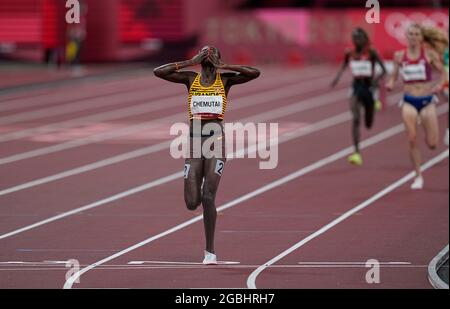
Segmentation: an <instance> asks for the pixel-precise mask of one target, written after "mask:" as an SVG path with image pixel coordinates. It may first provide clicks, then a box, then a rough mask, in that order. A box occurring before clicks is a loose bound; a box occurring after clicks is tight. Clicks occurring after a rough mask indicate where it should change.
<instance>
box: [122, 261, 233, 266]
mask: <svg viewBox="0 0 450 309" xmlns="http://www.w3.org/2000/svg"><path fill="white" fill-rule="evenodd" d="M146 264H150V265H155V266H156V265H159V266H164V265H174V266H184V265H194V266H195V265H203V263H197V262H171V261H130V262H128V265H146ZM217 264H218V265H238V264H241V263H240V262H232V261H217Z"/></svg>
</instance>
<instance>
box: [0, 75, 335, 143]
mask: <svg viewBox="0 0 450 309" xmlns="http://www.w3.org/2000/svg"><path fill="white" fill-rule="evenodd" d="M316 75H317V77H321V79H325V78H326V77H324V74H323V73H320V74H317V73H315V74H313V76H311V77H309V79H313V78H315V76H316ZM294 76H295V75H294V74H293V73H291V74H290V75H283V76H282V77H280V78H277V80H276V83H277V84H280V85H283V83H284V82H286V81H291V82H292V80H293V77H294ZM294 81H295V80H294ZM299 81H302V82H303V79H300V80H299ZM318 81H320V78H318V79H317V80H316V82H318ZM309 82H312V81H309ZM255 84H256V86H255V87H257V89H259V88H261V89H264V88H265V87H267V86H274V82H273V79H269V78H264V79H261V80H258V82H257V83H255ZM165 85H166V84H164V87H162V89H161V88H160V87H158V88H157V91H149V88H148V87H147V88H146V89H144V90H140V91H136V90H134V91H130V92H128V91H122V92H120V93H115V94H111V95H104V96H96V97H94V98H92V97H88V98H87V99H83V100H76V101H70V102H68V103H64V104H60V105H58V106H56V107H55V106H52V107H48V108H45V109H39V110H33V111H29V112H24V113H20V114H14V115H9V116H6V117H3V118H1V117H0V124H9V123H14V122H18V121H25V120H32V119H37V118H42V117H45V118H47V117H49V116H56V115H63V114H67V113H71V112H79V111H84V110H89V109H96V108H98V107H103V106H116V105H119V104H120V105H126V103H127V102H128V101H130V102H138V101H148V100H151V99H155V98H157V97H160V96H167V95H169V94H174V92H175V93H176V95H172V96H170V97H165V98H160V99H158V100H157V101H154V102H150V105H151V106H150V107H149V106H148V105H149V103H146V104H141V105H135V106H133V107H132V108H133V110H132V111H127V109H129V108H131V107H128V108H127V107H125V108H122V109H120V110H113V111H109V112H104V113H97V114H93V115H88V116H83V117H78V118H74V119H70V120H65V121H60V122H56V123H52V124H47V125H44V126H40V127H34V128H30V129H25V130H21V131H15V132H7V133H5V134H3V135H0V141H2V142H5V141H9V140H14V139H18V138H23V137H27V136H32V135H33V134H38V133H39V134H42V133H45V132H51V131H53V130H57V129H65V128H70V127H74V126H77V125H82V124H83V123H86V122H90V121H101V120H103V121H104V120H108V119H117V118H124V117H125V116H132V115H139V114H141V113H144V112H151V111H157V110H164V109H166V108H170V107H174V106H177V105H179V104H180V103H179V102H180V100H181V99H184V95H183V92H180V91H179V90H176V91H174V90H173V89H172V88H171V86H165ZM167 85H168V84H167ZM275 86H277V85H275ZM288 86H289V85H288ZM288 86H282V87H281V88H288ZM290 86H292V85H290ZM177 89H178V88H177ZM241 89H242V88H238V89H237V93H240V92H244V90H241ZM132 90H133V89H132ZM161 90H163V91H161ZM272 90H274V89H272ZM264 92H270V90H269V91H264ZM244 97H245V96H244ZM139 108H140V109H142V111H140V110H139ZM120 113H124V116H123V117H119V116H120ZM58 126H59V128H58Z"/></svg>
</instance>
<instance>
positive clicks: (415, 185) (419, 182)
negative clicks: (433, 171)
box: [411, 176, 424, 190]
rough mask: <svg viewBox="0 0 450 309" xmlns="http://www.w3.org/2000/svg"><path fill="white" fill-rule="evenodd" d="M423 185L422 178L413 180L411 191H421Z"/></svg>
mask: <svg viewBox="0 0 450 309" xmlns="http://www.w3.org/2000/svg"><path fill="white" fill-rule="evenodd" d="M423 183H424V180H423V177H422V176H419V177H416V178H415V179H414V182H413V184H412V185H411V189H412V190H422V189H423Z"/></svg>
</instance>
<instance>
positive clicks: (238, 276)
mask: <svg viewBox="0 0 450 309" xmlns="http://www.w3.org/2000/svg"><path fill="white" fill-rule="evenodd" d="M282 70H283V68H280V67H267V68H265V69H263V75H262V77H261V78H260V79H259V80H257V81H255V82H253V83H251V84H248V85H243V86H237V87H235V88H234V89H233V90H232V93H231V96H230V102H231V104H230V109H229V111H228V113H227V121H228V122H237V121H242V120H244V122H247V121H255V122H267V123H268V122H277V123H279V127H280V144H279V166H278V168H276V169H274V170H260V169H258V163H259V162H258V161H257V160H255V159H236V160H232V161H229V163H228V164H227V166H226V169H225V174H224V177H223V180H222V183H221V188H220V191H219V194H218V197H217V206H218V207H221V208H220V209H221V211H220V212H219V216H218V224H217V232H216V250H217V254H218V258H219V260H221V261H233V262H239V264H230V265H220V266H217V267H204V266H202V265H198V264H196V263H198V262H201V259H202V254H203V245H204V239H203V225H202V223H201V221H200V219H201V218H200V217H199V215H200V214H201V213H200V212H196V213H190V212H188V211H187V210H186V209H185V207H184V202H183V181H182V177H181V174H180V171H181V169H182V166H183V162H182V161H180V160H174V159H172V158H171V157H170V154H169V151H168V144H169V143H170V140H171V139H170V136H169V128H170V126H171V125H172V124H173V123H174V122H183V121H185V117H186V116H185V109H184V103H183V102H185V100H186V99H185V94H184V91H185V89H184V88H183V86H177V85H173V84H169V83H165V82H162V81H160V80H157V79H155V78H154V77H153V76H152V74H151V72H150V71H149V72H145V71H142V70H140V71H136V72H135V74H130V73H129V72H128V73H127V74H124V75H123V76H120V75H119V76H118V77H117V78H114V79H113V80H111V79H108V80H102V79H95V81H92V82H90V83H81V84H80V83H78V84H74V85H73V86H71V85H70V84H67V85H64V86H58V87H55V88H52V87H50V88H46V89H43V90H36V89H35V90H29V91H26V90H22V91H20V92H16V93H8V94H3V95H0V145H1V147H0V175H2V177H0V288H62V287H66V288H211V287H212V288H247V287H250V288H253V287H257V288H431V285H430V284H429V283H428V280H427V275H428V274H427V266H428V263H429V262H430V261H431V260H432V258H433V257H434V256H435V255H436V254H437V253H438V252H439V251H440V250H441V249H442V248H443V247H444V246H445V245H446V244H447V243H448V230H449V226H448V197H449V196H448V195H449V183H448V176H449V175H448V173H449V169H448V151H447V148H445V147H444V146H440V147H439V148H438V150H436V151H433V152H431V151H429V150H427V149H425V148H424V147H422V148H423V150H424V163H427V162H429V163H430V164H429V165H428V166H426V168H427V171H426V172H425V180H426V189H425V190H424V191H422V192H411V191H410V190H409V184H410V181H409V179H408V178H404V177H405V176H407V175H408V173H409V172H410V164H409V161H408V160H407V154H406V142H405V138H404V132H403V131H402V126H401V124H400V117H399V111H398V109H397V108H396V107H395V102H396V100H398V92H397V93H394V94H392V95H391V96H390V97H389V101H388V104H390V108H389V109H388V110H386V111H384V112H382V113H379V114H378V115H377V119H376V124H375V127H374V129H373V130H372V131H370V132H367V131H366V130H363V139H364V140H365V143H364V147H365V148H364V150H363V157H364V160H365V164H364V166H363V167H361V168H355V167H352V166H349V165H348V164H347V162H346V156H347V154H348V153H349V151H350V150H351V148H349V146H350V145H351V143H350V135H349V133H350V122H349V119H350V115H349V113H348V105H347V101H346V97H347V88H348V86H349V79H348V77H347V78H346V79H345V80H343V81H342V82H341V84H340V85H339V86H338V87H337V88H336V89H333V90H331V89H329V86H328V85H329V83H330V81H331V78H332V77H331V76H332V75H333V74H334V71H335V68H332V67H328V66H315V67H307V68H302V69H287V70H285V71H284V73H283V74H281V72H282ZM447 109H448V104H447V103H444V104H440V105H439V111H440V118H439V119H440V125H441V128H443V127H444V126H445V125H446V116H445V115H446V111H447ZM421 138H423V135H422V133H421ZM446 151H447V152H446ZM433 158H434V159H435V160H434V161H430V160H433ZM402 178H404V179H402ZM400 180H402V181H400ZM399 181H400V182H399ZM386 189H387V190H386ZM377 194H378V195H377ZM372 197H376V198H373V199H371V198H372ZM358 206H359V208H356V207H358ZM343 215H344V216H345V217H343ZM330 223H332V224H331V225H330ZM71 259H76V260H78V261H79V262H80V264H81V265H80V266H81V267H80V271H79V272H75V271H74V272H75V276H72V277H71V279H70V280H68V281H66V273H67V271H68V268H66V261H68V260H71ZM369 259H376V260H378V261H380V262H381V263H382V264H381V265H382V266H381V272H380V275H381V277H380V279H381V282H380V283H379V284H375V285H369V284H367V283H366V281H365V276H366V272H367V271H368V269H367V268H365V265H364V263H365V262H366V261H367V260H369ZM79 276H80V277H79ZM78 277H79V279H80V283H77V282H74V280H75V279H77V278H78Z"/></svg>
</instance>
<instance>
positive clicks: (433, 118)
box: [420, 104, 439, 150]
mask: <svg viewBox="0 0 450 309" xmlns="http://www.w3.org/2000/svg"><path fill="white" fill-rule="evenodd" d="M420 119H421V122H422V126H423V128H424V129H425V135H426V138H425V142H426V144H427V145H428V147H429V148H430V149H433V150H434V149H436V148H437V146H438V141H439V122H438V116H437V113H436V105H435V104H429V105H428V106H426V107H425V108H423V109H422V111H421V112H420Z"/></svg>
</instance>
